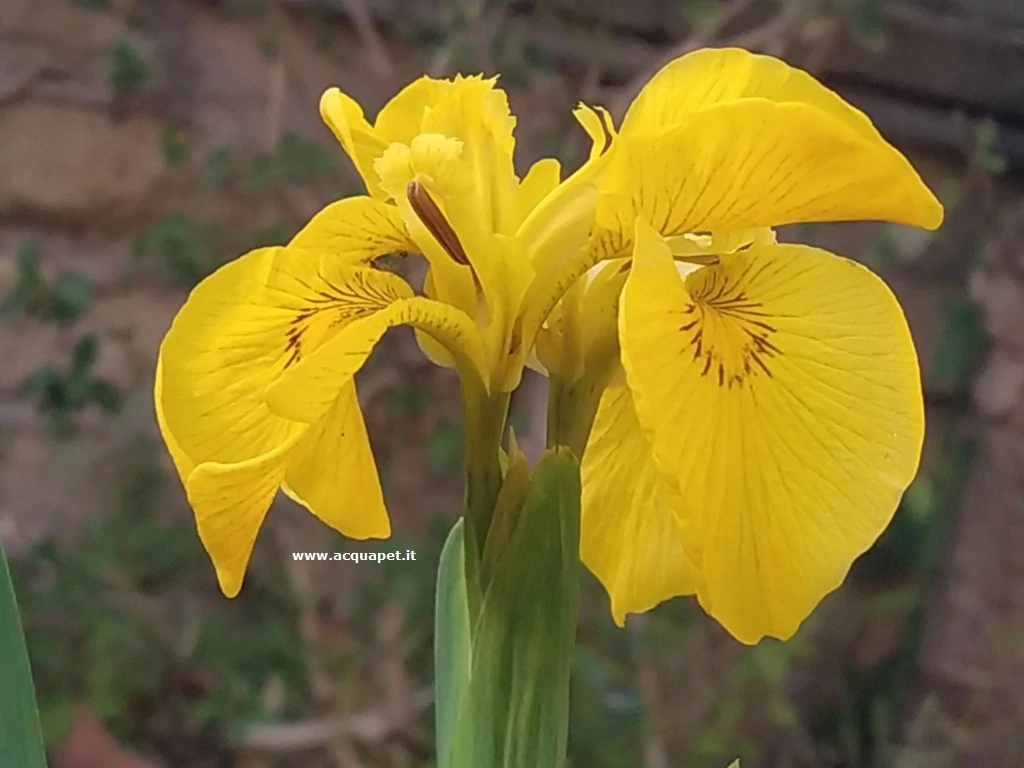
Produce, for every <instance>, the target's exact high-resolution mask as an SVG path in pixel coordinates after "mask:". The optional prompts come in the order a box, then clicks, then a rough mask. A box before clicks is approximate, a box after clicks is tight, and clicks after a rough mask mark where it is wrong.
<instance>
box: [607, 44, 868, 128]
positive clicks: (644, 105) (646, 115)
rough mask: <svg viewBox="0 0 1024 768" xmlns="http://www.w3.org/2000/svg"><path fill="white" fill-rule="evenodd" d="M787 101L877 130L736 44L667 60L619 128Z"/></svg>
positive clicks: (800, 76)
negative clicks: (735, 104)
mask: <svg viewBox="0 0 1024 768" xmlns="http://www.w3.org/2000/svg"><path fill="white" fill-rule="evenodd" d="M751 98H753V99H768V100H769V101H773V102H779V103H782V102H792V103H797V104H806V105H807V106H810V107H814V108H816V109H820V110H822V111H824V112H827V113H828V114H830V115H831V116H832V117H835V118H837V119H838V120H840V121H841V122H842V123H844V124H845V125H846V126H848V127H849V128H851V129H852V130H853V131H855V132H857V133H858V134H860V135H862V136H864V137H865V138H866V139H869V140H873V139H877V138H878V131H877V130H876V129H875V127H874V126H873V125H872V124H871V120H870V119H868V117H867V115H865V114H864V113H863V112H861V111H860V110H859V109H857V108H855V107H853V106H851V105H850V104H847V103H846V102H845V101H843V99H841V98H840V97H839V96H838V95H837V94H835V93H834V92H833V91H831V90H829V89H828V88H826V87H825V86H824V85H822V84H821V83H819V82H818V81H817V80H815V79H814V78H813V77H812V76H811V75H809V74H807V73H806V72H804V71H803V70H801V69H797V68H796V67H791V66H790V65H789V64H787V63H786V62H784V61H782V60H780V59H776V58H774V57H772V56H764V55H761V54H756V53H750V52H749V51H745V50H743V49H742V48H704V49H701V50H699V51H694V52H693V53H689V54H687V55H685V56H682V57H680V58H678V59H676V60H674V61H672V62H669V63H668V64H666V65H665V66H664V67H662V68H661V70H659V71H658V73H657V74H655V76H654V77H652V78H651V79H650V80H649V81H648V82H647V84H646V85H645V86H644V87H643V89H642V90H641V91H640V93H639V94H638V95H637V97H636V99H634V100H633V103H632V104H631V105H630V107H629V110H628V111H627V112H626V116H625V117H624V118H623V120H622V129H621V132H622V133H623V134H624V135H629V134H652V133H660V132H661V131H663V130H664V129H666V128H670V127H672V126H674V125H679V124H680V123H682V122H684V121H685V120H686V119H687V118H688V117H690V116H691V115H692V114H693V113H695V112H698V111H699V110H701V109H704V108H705V107H709V106H711V105H712V104H717V103H720V102H725V101H734V100H736V99H751Z"/></svg>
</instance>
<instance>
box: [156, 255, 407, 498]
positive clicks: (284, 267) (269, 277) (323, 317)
mask: <svg viewBox="0 0 1024 768" xmlns="http://www.w3.org/2000/svg"><path fill="white" fill-rule="evenodd" d="M411 293H412V290H411V288H409V286H408V285H407V284H406V283H405V282H404V281H402V280H401V278H399V277H398V276H397V275H392V274H390V273H384V272H380V271H377V270H372V269H368V268H365V267H351V266H346V263H345V259H344V258H340V257H334V256H318V255H315V254H314V253H311V252H309V251H295V250H293V249H288V248H264V249H260V250H257V251H253V252H251V253H249V254H246V255H245V256H242V257H240V258H239V259H236V260H235V261H233V262H231V263H229V264H227V265H225V266H223V267H221V268H220V269H219V270H217V271H216V272H215V273H214V274H212V275H211V276H210V277H208V278H206V279H205V280H203V282H201V283H200V284H199V285H198V286H197V287H196V288H195V290H193V292H192V294H191V296H189V299H188V301H187V302H186V303H185V305H184V307H182V309H181V310H180V311H179V312H178V315H177V316H176V317H175V319H174V322H173V324H172V326H171V329H170V330H169V331H168V333H167V336H166V337H165V338H164V341H163V343H162V345H161V350H160V364H159V371H158V373H159V379H158V381H157V387H156V388H155V393H154V394H155V396H156V398H157V400H158V403H157V414H158V417H159V424H160V427H161V430H162V432H163V433H164V436H165V438H166V441H167V444H168V447H169V449H170V451H171V454H172V457H173V458H174V460H175V465H176V467H177V468H178V470H179V472H180V473H181V476H182V480H183V481H187V480H188V476H189V475H188V473H190V472H191V471H192V470H193V469H194V468H195V467H197V466H199V465H201V464H203V463H204V462H218V463H221V464H233V463H237V462H242V461H247V460H249V459H255V458H257V457H259V456H263V455H266V454H268V453H271V452H272V451H273V450H274V449H275V448H277V447H278V446H279V445H281V444H282V443H284V442H286V441H287V440H288V439H289V438H291V437H292V436H294V435H295V434H296V433H297V432H301V431H303V430H304V426H303V425H300V424H296V423H294V422H293V421H290V420H288V419H284V418H281V417H279V416H277V415H275V414H274V413H272V412H271V411H270V410H269V409H268V408H267V406H266V403H265V400H264V390H266V388H267V386H268V385H270V383H271V382H273V381H274V380H276V379H277V378H278V377H279V376H280V375H281V374H282V373H283V372H284V371H285V370H286V369H288V368H289V366H294V365H295V364H296V363H298V362H299V361H300V360H302V359H303V358H305V357H307V356H309V355H311V354H312V353H313V352H314V351H315V350H316V349H317V348H318V347H319V346H320V345H322V344H323V343H324V342H325V341H326V340H327V339H329V338H331V336H332V335H333V334H335V333H337V332H338V330H339V329H341V328H343V327H344V326H345V324H346V323H349V322H351V321H353V320H355V319H358V318H360V317H365V316H366V315H367V314H370V313H372V312H374V311H376V309H378V308H379V306H381V302H382V301H384V300H385V299H386V298H387V297H389V296H390V297H394V296H398V295H411ZM388 300H390V299H388ZM339 386H340V385H339Z"/></svg>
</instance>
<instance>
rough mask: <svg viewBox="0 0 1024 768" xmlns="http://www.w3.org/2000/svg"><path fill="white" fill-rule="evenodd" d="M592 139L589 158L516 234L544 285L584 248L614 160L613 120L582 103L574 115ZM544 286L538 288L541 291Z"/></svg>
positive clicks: (543, 200)
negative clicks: (610, 146)
mask: <svg viewBox="0 0 1024 768" xmlns="http://www.w3.org/2000/svg"><path fill="white" fill-rule="evenodd" d="M573 114H574V115H575V117H576V119H577V120H578V121H579V123H580V125H582V126H583V128H584V130H585V131H586V132H587V134H588V135H589V136H590V139H591V142H592V146H591V151H590V158H589V159H588V160H587V162H586V163H584V164H583V166H581V167H580V168H579V170H577V171H576V172H575V173H573V174H572V175H571V176H570V177H569V178H568V179H566V180H565V181H564V182H562V183H561V184H559V185H558V186H557V187H556V188H555V189H554V190H552V191H551V192H550V193H549V194H548V195H547V196H545V197H544V198H543V199H542V200H540V201H539V202H538V203H537V204H536V205H535V206H534V207H533V209H532V210H531V212H530V214H529V215H528V216H527V217H526V219H525V220H524V221H523V223H522V225H521V226H520V227H519V230H518V231H517V233H516V234H517V236H518V237H519V239H520V240H522V242H523V243H524V245H525V246H526V250H527V253H529V255H530V259H531V261H532V262H533V264H534V267H535V269H536V270H537V272H538V274H539V275H541V276H542V277H541V278H540V279H541V281H542V283H543V282H546V281H547V276H548V275H551V274H554V273H555V272H556V271H557V270H558V269H559V268H560V267H561V266H562V265H563V264H565V262H566V261H568V260H569V259H570V258H571V257H573V256H575V255H576V254H577V253H578V252H579V250H580V249H581V248H583V247H584V245H585V243H586V240H587V236H588V235H589V233H590V230H591V228H592V227H593V224H594V212H595V209H596V206H597V181H598V179H599V177H600V175H601V173H602V171H603V170H604V169H605V168H606V167H607V165H608V161H609V159H610V157H611V154H610V153H609V152H606V151H605V150H606V149H607V148H608V144H609V141H610V138H611V136H612V135H613V134H612V126H611V117H610V116H609V115H608V113H607V112H606V111H605V110H603V109H602V110H600V112H595V111H594V110H592V109H591V108H590V107H587V106H585V105H583V104H580V105H579V106H578V107H577V108H576V109H575V110H574V112H573ZM541 287H542V286H540V285H539V286H538V290H539V289H540V288H541Z"/></svg>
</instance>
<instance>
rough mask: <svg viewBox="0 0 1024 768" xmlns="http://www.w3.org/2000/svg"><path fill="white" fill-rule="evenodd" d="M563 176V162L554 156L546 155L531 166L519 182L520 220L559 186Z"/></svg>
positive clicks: (520, 221)
mask: <svg viewBox="0 0 1024 768" xmlns="http://www.w3.org/2000/svg"><path fill="white" fill-rule="evenodd" d="M561 178H562V164H561V163H559V162H558V161H557V160H555V159H554V158H552V157H545V158H543V159H541V160H538V161H537V162H536V163H534V164H533V165H531V166H530V170H529V171H527V172H526V176H524V177H523V180H522V181H521V182H519V219H520V220H519V222H518V223H520V224H521V223H522V220H523V219H524V218H525V217H527V216H529V214H530V212H531V211H532V210H533V209H534V208H536V207H537V205H539V204H540V201H541V200H543V199H544V198H545V197H547V196H548V195H549V194H551V192H553V191H554V190H555V188H557V187H558V182H559V181H560V180H561Z"/></svg>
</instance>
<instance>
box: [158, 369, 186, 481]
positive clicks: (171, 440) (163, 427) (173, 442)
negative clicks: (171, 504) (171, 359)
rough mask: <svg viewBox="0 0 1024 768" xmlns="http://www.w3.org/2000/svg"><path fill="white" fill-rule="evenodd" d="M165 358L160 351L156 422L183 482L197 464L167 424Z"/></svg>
mask: <svg viewBox="0 0 1024 768" xmlns="http://www.w3.org/2000/svg"><path fill="white" fill-rule="evenodd" d="M163 392H164V360H163V352H162V351H158V352H157V356H156V377H155V379H154V382H153V407H154V410H155V411H156V423H157V426H158V427H159V428H160V434H161V435H162V436H163V438H164V443H166V445H167V452H168V453H169V454H171V461H172V462H173V463H174V468H175V469H176V470H177V472H178V476H179V477H181V480H182V482H183V483H184V482H185V480H186V479H187V478H188V476H189V475H191V474H192V470H193V469H195V468H196V467H195V464H194V463H193V462H192V459H190V458H189V457H188V454H187V453H185V451H184V450H182V448H181V446H180V445H178V441H177V439H176V438H175V437H174V433H173V432H171V430H170V429H169V428H168V426H167V417H166V416H165V415H164V395H163Z"/></svg>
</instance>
